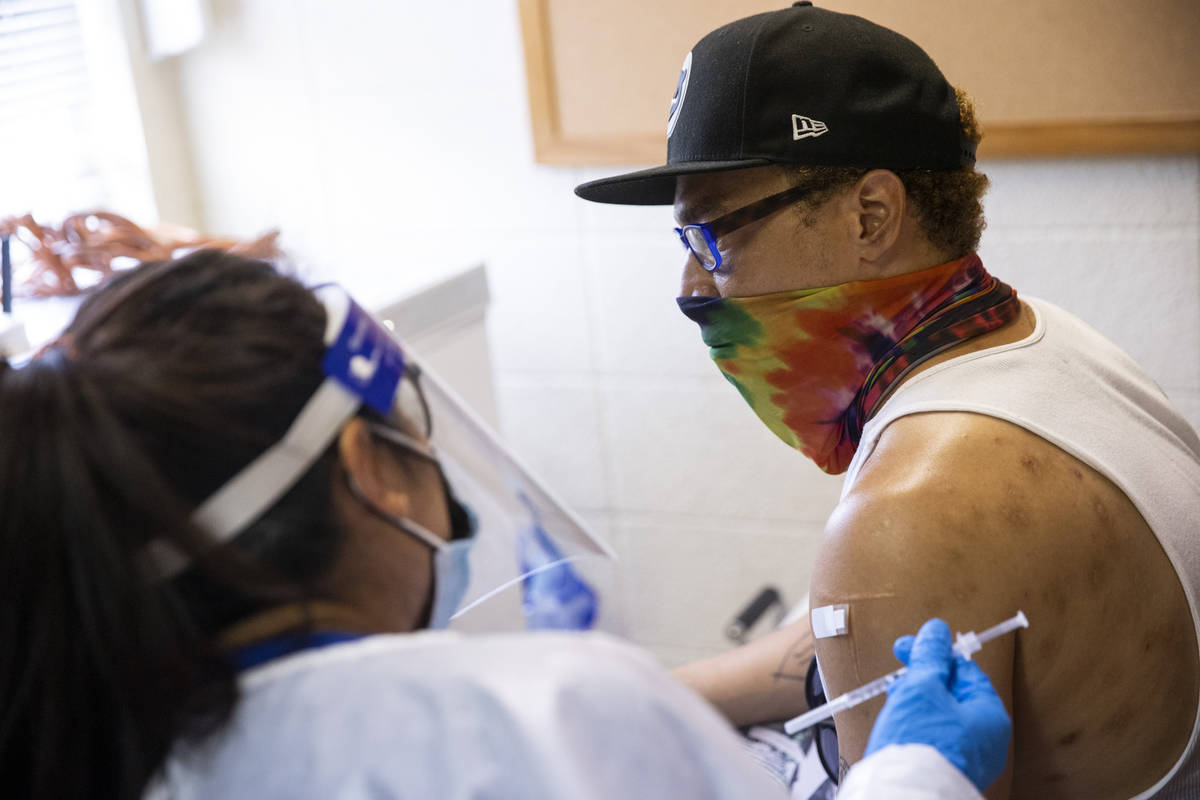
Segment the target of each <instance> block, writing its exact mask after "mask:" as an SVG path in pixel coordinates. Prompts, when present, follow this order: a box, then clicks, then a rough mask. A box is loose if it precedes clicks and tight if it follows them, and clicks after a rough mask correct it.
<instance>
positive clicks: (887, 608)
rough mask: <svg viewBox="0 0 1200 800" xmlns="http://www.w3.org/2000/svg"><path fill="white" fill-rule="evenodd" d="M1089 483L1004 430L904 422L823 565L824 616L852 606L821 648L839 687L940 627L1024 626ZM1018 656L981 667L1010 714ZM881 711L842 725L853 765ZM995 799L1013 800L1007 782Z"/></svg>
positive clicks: (1049, 453) (969, 419) (1072, 467)
mask: <svg viewBox="0 0 1200 800" xmlns="http://www.w3.org/2000/svg"><path fill="white" fill-rule="evenodd" d="M1076 472H1078V473H1079V475H1078V476H1077V475H1076V474H1075V473H1076ZM1085 479H1086V476H1085V475H1084V472H1083V470H1081V469H1079V467H1078V464H1077V462H1076V461H1075V459H1073V458H1071V457H1070V456H1069V455H1067V454H1066V453H1063V452H1062V451H1061V450H1059V449H1058V448H1057V447H1055V446H1054V445H1052V444H1050V443H1049V442H1046V441H1045V440H1042V439H1040V438H1038V437H1037V436H1035V435H1033V434H1030V433H1028V432H1027V431H1024V430H1022V429H1020V428H1018V427H1016V426H1014V425H1012V424H1010V423H1007V422H1003V421H1001V420H996V419H992V418H988V417H983V416H980V415H976V414H966V413H936V414H923V415H913V416H911V417H904V418H901V419H900V420H898V421H896V422H894V423H892V425H890V426H889V428H888V430H887V431H885V433H884V436H883V437H882V439H881V440H880V442H879V445H878V446H877V448H876V450H875V452H874V453H873V454H872V457H871V459H870V461H869V462H868V463H867V466H866V468H865V469H864V470H863V472H862V473H861V474H860V477H859V480H858V481H857V482H856V484H855V486H854V488H853V489H852V491H850V492H849V493H848V494H847V495H846V497H845V498H843V500H842V502H841V503H840V504H839V505H838V508H837V509H836V510H835V512H834V514H833V516H832V517H831V518H830V520H829V523H828V525H827V527H826V532H825V537H824V539H823V541H822V546H821V550H820V552H819V554H818V558H817V563H816V565H815V568H814V573H813V581H812V587H811V594H812V603H813V606H814V607H819V606H822V605H831V604H845V605H847V606H848V607H849V620H850V623H849V631H848V633H847V635H845V636H843V637H835V638H830V639H822V640H818V641H817V643H816V645H817V653H818V656H819V658H820V660H821V665H822V671H823V674H824V676H825V678H826V680H827V682H828V683H829V684H830V685H829V686H828V689H829V690H830V691H831V692H832V693H834V694H837V693H840V692H843V691H846V690H848V689H851V688H853V687H854V686H855V685H858V684H861V683H864V682H866V681H868V680H872V679H874V678H877V677H879V676H880V675H883V674H885V673H886V672H888V671H890V670H891V669H894V668H895V667H896V666H898V664H897V662H896V661H895V660H894V658H893V657H892V654H891V645H892V642H893V641H894V640H895V639H896V638H897V637H899V636H902V635H904V634H906V633H914V632H915V631H916V630H917V629H918V628H919V627H920V624H921V623H922V622H924V621H925V620H926V619H928V618H930V617H933V616H937V617H941V618H942V619H945V620H946V621H947V622H948V623H949V624H950V626H951V628H952V629H954V630H958V631H968V630H976V631H977V630H981V629H983V628H985V627H988V626H990V625H993V624H995V623H997V622H999V621H1000V620H1002V619H1005V618H1008V617H1010V616H1012V614H1014V613H1015V612H1016V610H1017V609H1018V608H1021V607H1022V605H1023V604H1024V603H1025V602H1026V600H1027V595H1026V592H1027V589H1028V587H1029V586H1030V585H1034V584H1036V583H1039V582H1040V581H1038V580H1037V579H1036V578H1035V576H1034V575H1032V574H1031V570H1038V569H1043V568H1044V569H1050V568H1051V567H1049V565H1050V564H1052V563H1053V562H1054V561H1055V560H1056V557H1055V556H1056V553H1057V552H1058V550H1057V548H1058V547H1060V546H1063V545H1062V544H1060V543H1061V542H1062V539H1061V538H1060V537H1058V536H1056V535H1052V533H1053V532H1056V531H1059V530H1061V527H1062V525H1063V524H1064V520H1066V519H1068V518H1069V516H1070V514H1071V513H1073V512H1072V509H1074V508H1075V507H1076V506H1077V499H1076V495H1077V493H1078V492H1077V486H1078V484H1080V483H1081V482H1082V481H1084V480H1085ZM1076 511H1077V509H1076ZM1067 538H1070V537H1069V536H1068V537H1067ZM1013 654H1014V650H1013V643H1012V641H1011V640H1010V641H1008V642H1002V643H1000V644H999V645H997V646H989V648H988V649H987V650H986V651H985V652H983V653H980V654H979V656H978V660H979V661H980V664H981V666H983V667H984V669H985V670H986V671H987V672H988V673H989V675H991V676H992V679H993V682H994V683H995V684H996V688H997V691H999V692H1000V694H1001V696H1002V697H1004V698H1005V699H1006V701H1007V702H1010V709H1011V697H1012V675H1013V666H1014V661H1013V658H1014V655H1013ZM879 705H881V702H880V703H877V704H875V705H873V706H865V707H860V708H861V710H859V711H857V712H849V713H847V714H844V715H842V716H843V717H844V719H839V720H838V733H839V740H840V742H841V743H842V744H843V745H844V747H843V748H842V749H843V752H845V753H846V754H847V755H848V756H849V760H850V761H851V762H853V761H854V760H855V759H856V758H857V757H858V755H859V754H860V753H861V750H862V748H864V747H865V745H866V739H867V736H868V735H869V731H870V725H871V723H872V721H873V719H874V716H875V714H876V713H878V706H879ZM1010 779H1011V776H1006V777H1005V779H1003V780H1002V781H1001V784H1004V783H1005V781H1007V780H1010ZM996 791H997V792H998V794H997V795H996V796H1004V794H1003V792H1004V788H1003V785H1001V786H999V787H997V790H996ZM989 796H990V794H989Z"/></svg>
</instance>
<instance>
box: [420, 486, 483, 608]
mask: <svg viewBox="0 0 1200 800" xmlns="http://www.w3.org/2000/svg"><path fill="white" fill-rule="evenodd" d="M448 499H449V500H450V502H451V503H453V504H454V505H455V506H457V509H458V510H459V511H460V512H461V515H462V516H464V517H465V518H466V528H465V529H461V530H460V529H455V530H454V531H453V533H452V534H451V536H452V538H451V539H450V541H448V542H442V543H441V546H439V547H438V549H437V550H436V551H435V552H434V554H433V605H432V606H431V607H430V610H429V624H428V626H427V627H429V628H431V629H433V630H442V629H443V628H445V627H447V626H448V625H449V624H450V618H451V617H452V616H454V612H455V611H457V610H458V608H459V606H461V605H462V601H463V598H464V597H465V596H466V594H467V585H468V584H470V582H471V563H470V555H471V545H473V544H474V543H475V534H476V532H477V530H478V523H477V521H476V517H475V514H474V512H472V511H471V508H470V506H467V505H465V504H464V503H460V502H458V501H457V500H455V499H454V498H453V496H450V497H449V498H448ZM455 517H456V514H455V513H454V510H453V506H452V511H451V520H452V521H453V520H454V519H455ZM457 524H458V523H455V527H456V528H457Z"/></svg>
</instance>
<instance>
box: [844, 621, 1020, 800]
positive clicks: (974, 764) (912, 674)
mask: <svg viewBox="0 0 1200 800" xmlns="http://www.w3.org/2000/svg"><path fill="white" fill-rule="evenodd" d="M892 650H893V652H894V653H895V654H896V658H898V659H900V661H902V662H903V663H904V664H906V665H907V666H908V673H907V674H905V675H904V676H903V677H901V678H900V679H898V680H897V681H896V682H895V683H893V684H892V686H891V687H890V688H889V689H888V699H887V702H886V703H885V704H884V706H883V711H881V712H880V713H879V718H878V719H876V720H875V727H874V729H872V731H871V738H870V739H869V740H868V742H867V752H866V754H867V755H870V754H871V753H873V752H875V751H876V750H879V749H882V748H883V747H885V746H887V745H889V744H927V745H930V746H932V747H934V748H936V749H937V751H938V752H940V753H941V754H942V755H943V756H945V757H946V760H947V761H949V762H950V763H951V764H953V765H954V766H956V767H958V768H959V769H960V770H962V772H963V774H965V775H966V776H967V777H968V778H970V779H971V782H972V783H974V784H975V786H976V787H978V789H979V791H981V792H982V791H983V790H985V789H986V788H987V787H988V786H990V785H991V784H992V782H993V781H994V780H996V778H998V777H1000V773H1001V772H1003V771H1004V764H1005V762H1006V761H1007V760H1008V740H1009V738H1010V737H1011V736H1012V720H1010V719H1009V717H1008V712H1007V711H1005V709H1004V703H1003V701H1002V700H1001V699H1000V696H999V695H998V694H996V690H995V689H994V688H993V687H992V682H991V681H990V680H989V679H988V676H987V675H986V674H984V672H983V670H981V669H980V668H979V665H978V664H976V663H975V662H974V661H968V660H967V659H965V658H963V657H962V656H959V655H957V654H955V653H954V651H953V650H952V649H951V639H950V628H949V626H948V625H946V623H945V622H943V621H942V620H940V619H931V620H929V621H928V622H926V623H925V624H924V625H922V626H921V630H920V632H919V633H918V634H917V636H916V639H915V640H914V639H913V637H912V636H902V637H900V638H899V639H897V640H896V644H895V645H894V646H893V648H892Z"/></svg>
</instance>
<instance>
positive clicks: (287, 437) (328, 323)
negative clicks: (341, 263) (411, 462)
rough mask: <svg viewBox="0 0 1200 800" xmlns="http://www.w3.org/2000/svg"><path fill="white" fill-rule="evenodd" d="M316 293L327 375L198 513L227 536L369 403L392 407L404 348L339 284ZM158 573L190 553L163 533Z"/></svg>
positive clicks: (149, 555) (178, 568)
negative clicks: (279, 433) (273, 438)
mask: <svg viewBox="0 0 1200 800" xmlns="http://www.w3.org/2000/svg"><path fill="white" fill-rule="evenodd" d="M314 295H315V296H316V297H317V299H318V300H320V301H321V304H322V305H323V306H324V307H325V335H324V343H325V348H326V350H325V358H324V360H323V361H322V363H321V368H322V370H323V371H324V372H325V376H326V377H325V380H324V381H323V382H322V383H321V385H320V386H319V387H317V390H316V391H315V392H313V395H312V397H310V398H309V400H308V402H307V403H305V405H304V408H302V409H301V410H300V413H299V414H298V415H296V418H295V420H293V421H292V424H291V427H289V428H288V430H287V432H286V433H285V434H284V435H283V438H282V439H280V440H279V441H278V442H276V443H275V444H274V445H272V446H271V447H269V448H268V449H267V450H266V451H264V452H263V453H262V455H260V456H259V457H258V458H256V459H254V461H252V462H251V463H250V464H248V465H247V466H246V467H245V468H244V469H242V471H241V472H239V473H238V474H237V475H235V476H234V477H233V478H232V479H230V480H229V482H227V483H226V484H225V485H224V486H222V487H221V488H220V489H218V490H217V491H216V492H215V493H214V494H213V495H212V496H211V497H209V498H208V499H207V500H205V501H204V502H203V503H202V504H201V505H200V506H199V507H198V508H197V509H196V510H195V512H193V514H192V521H193V522H195V523H196V525H198V526H199V527H200V528H201V529H203V530H204V531H206V532H207V533H208V534H209V535H210V536H212V537H213V540H214V544H218V545H219V544H224V543H226V542H228V541H230V540H232V539H233V538H234V537H235V536H237V534H238V533H240V532H241V531H243V530H244V529H245V528H247V527H248V526H249V525H250V524H251V523H253V522H254V521H255V520H256V519H258V518H259V517H260V516H261V515H262V514H263V512H265V511H266V510H267V509H269V508H270V507H271V506H273V505H274V504H275V503H276V502H277V501H278V500H279V498H281V497H282V496H283V495H284V494H285V493H286V492H287V491H288V489H290V488H291V487H292V485H293V484H295V483H296V481H297V480H299V479H300V477H301V476H302V475H304V473H305V472H307V471H308V469H309V468H310V467H311V466H312V465H313V462H315V461H316V460H317V458H318V457H320V455H321V454H322V453H324V452H325V450H326V449H327V448H328V447H329V445H330V443H332V442H333V439H334V437H336V436H337V434H338V432H339V431H340V430H341V429H342V426H343V425H345V424H346V421H347V420H349V419H350V417H352V416H354V414H355V413H356V412H357V411H358V409H359V408H360V407H361V406H362V405H364V404H365V405H368V406H370V407H371V408H373V409H374V410H375V411H378V412H379V413H380V414H382V415H385V416H386V415H388V414H389V413H391V411H392V408H393V405H394V403H395V400H396V397H397V393H398V390H399V387H400V381H401V379H402V378H403V377H404V372H405V369H406V366H407V361H406V359H405V354H404V351H403V350H402V349H401V348H400V345H399V344H398V343H397V342H396V340H395V339H393V338H392V336H391V334H389V333H388V331H387V329H385V328H384V327H383V326H382V325H380V324H379V323H378V322H376V321H375V320H374V319H373V318H372V317H371V315H370V314H368V313H367V312H366V311H365V310H363V308H362V307H361V306H359V305H358V304H357V303H355V302H354V300H352V299H351V297H350V295H349V294H347V293H346V290H345V289H343V288H342V287H340V286H337V285H335V284H329V285H326V286H321V287H318V288H317V289H316V290H314ZM144 556H145V559H146V561H147V562H148V563H147V566H148V567H149V569H150V571H151V573H150V574H153V575H155V576H157V577H158V578H159V579H164V580H165V579H169V578H172V577H174V576H175V575H177V574H179V573H180V572H182V571H183V570H184V569H185V568H186V567H187V565H188V559H187V557H186V556H185V555H184V554H183V553H181V552H180V551H179V550H178V549H176V548H175V547H173V546H171V545H170V544H168V543H167V542H165V541H163V540H161V539H159V540H156V541H154V542H152V543H151V544H150V545H149V546H148V547H147V548H146V551H145V552H144Z"/></svg>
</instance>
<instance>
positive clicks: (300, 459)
mask: <svg viewBox="0 0 1200 800" xmlns="http://www.w3.org/2000/svg"><path fill="white" fill-rule="evenodd" d="M314 294H315V295H316V297H317V298H318V299H319V300H320V301H321V303H322V304H323V305H324V306H325V310H326V330H325V346H326V348H327V349H326V355H325V358H324V361H323V363H322V368H323V370H324V372H325V375H326V379H325V381H324V382H323V383H322V384H321V385H320V386H319V387H318V389H317V390H316V391H315V392H314V393H313V395H312V397H311V398H310V399H309V401H308V403H307V404H306V405H305V407H304V408H303V409H302V410H301V411H300V413H299V414H298V415H297V417H296V419H295V420H294V421H293V423H292V426H291V427H290V428H289V430H288V432H287V433H286V434H285V435H284V437H283V438H282V439H281V440H280V441H279V442H277V443H276V444H274V445H272V446H271V447H270V448H268V449H267V450H266V451H265V452H264V453H263V454H262V455H260V456H259V457H258V458H257V459H255V460H254V461H253V462H252V463H251V464H249V465H248V466H247V467H246V468H245V469H243V470H242V471H241V472H240V473H238V474H237V475H236V476H234V477H233V478H232V479H231V480H230V481H229V482H228V483H226V484H225V485H224V486H223V487H222V488H221V489H219V490H218V491H217V492H215V493H214V494H213V495H212V497H210V498H209V499H208V500H206V501H205V502H204V503H203V504H201V505H200V507H198V508H197V509H196V511H195V513H194V514H193V519H194V521H195V522H197V523H198V524H199V525H200V526H201V527H202V528H204V529H205V530H207V531H208V532H209V533H210V534H211V535H212V536H213V537H214V539H215V540H216V541H218V542H228V541H232V540H233V539H234V538H236V536H237V534H238V533H239V532H241V531H242V530H244V529H245V528H246V527H248V526H249V525H250V524H252V523H253V522H254V521H255V520H256V519H257V518H258V517H259V516H261V515H262V513H263V512H265V511H266V510H267V509H269V508H270V507H271V506H272V505H273V504H274V503H275V502H276V501H277V500H278V499H279V498H280V497H282V496H283V494H284V493H285V492H286V491H287V490H288V489H289V488H290V487H291V486H292V485H293V484H294V483H295V482H296V480H298V479H299V478H300V476H301V475H303V474H304V473H305V472H306V471H307V470H308V468H309V467H311V466H312V464H313V462H314V461H315V460H316V459H317V458H318V457H319V456H320V454H321V453H323V452H325V450H326V449H327V448H328V447H329V445H330V444H331V443H332V442H333V441H334V439H335V437H336V436H337V434H338V432H339V431H340V430H341V429H342V427H343V426H344V425H345V424H346V422H347V421H348V420H349V419H350V418H351V417H352V416H354V414H356V413H357V412H358V410H359V408H361V407H362V406H363V405H367V406H369V407H371V408H373V409H374V410H375V411H377V412H378V413H379V414H381V415H382V416H384V417H385V418H388V419H396V414H397V412H399V414H400V415H402V416H403V418H404V419H406V420H408V421H409V422H411V423H412V424H413V426H414V427H415V428H416V429H417V432H418V433H420V434H422V435H425V434H428V436H429V442H428V443H429V445H430V447H429V448H428V450H429V453H430V455H431V456H432V457H434V458H436V460H437V461H438V463H439V464H440V466H441V468H442V470H443V472H444V474H445V476H446V479H447V481H448V483H449V485H450V487H451V490H452V492H453V494H454V496H455V497H456V498H457V500H458V501H459V502H460V503H462V504H463V505H464V506H466V507H467V508H469V509H470V510H471V512H472V516H473V517H474V521H475V525H476V533H475V536H474V539H473V543H472V546H471V549H470V554H469V565H470V578H469V581H468V583H467V589H466V593H465V595H464V599H463V601H462V602H461V603H460V604H459V607H458V609H457V611H456V612H455V614H454V615H453V616H452V617H451V624H450V627H451V628H456V629H461V630H470V631H497V630H523V629H535V628H557V629H577V630H578V629H587V628H599V629H603V630H609V631H617V632H619V631H620V630H621V620H620V619H619V614H617V613H616V609H614V608H611V607H610V604H609V603H608V602H606V598H605V597H604V596H603V595H604V594H605V590H606V589H607V588H608V587H609V586H611V585H612V582H613V579H612V565H613V560H614V558H615V556H614V554H613V551H612V549H611V548H610V547H609V546H608V544H607V543H605V542H604V541H602V540H600V539H598V538H597V537H595V536H594V535H593V534H592V533H591V532H589V531H588V529H587V527H586V526H585V525H584V523H583V522H582V521H581V520H580V519H579V518H578V517H577V516H576V515H575V514H574V513H572V512H571V511H570V509H568V508H567V507H566V506H565V505H563V504H562V503H561V502H560V501H559V500H558V499H557V498H556V497H555V496H554V494H553V493H552V492H551V491H550V489H549V488H547V487H546V486H545V484H543V483H542V482H541V481H540V480H538V479H537V478H536V477H535V476H534V475H533V474H532V473H531V472H530V471H529V470H528V469H526V468H525V466H524V465H523V464H521V462H520V461H519V459H517V458H516V456H514V455H513V453H512V452H511V451H510V450H509V449H508V448H507V447H505V446H504V444H503V443H502V442H501V441H500V439H499V437H498V436H497V435H496V434H495V433H494V432H493V431H492V430H491V429H490V428H489V427H488V425H487V424H486V423H485V422H483V420H482V419H480V417H479V416H478V415H477V414H475V413H474V412H473V411H472V410H471V409H470V408H469V407H468V406H467V405H466V403H464V402H463V401H462V400H461V399H460V398H459V397H458V396H457V395H456V394H455V393H454V391H453V390H452V389H451V388H450V387H449V386H447V385H446V384H445V383H444V382H443V381H442V380H441V379H440V378H439V377H438V376H437V375H436V374H435V373H433V372H431V371H430V370H429V369H428V368H426V367H425V366H424V365H423V364H422V362H421V361H420V359H419V358H418V357H417V356H416V355H415V354H414V353H412V352H411V351H409V350H408V349H406V348H405V347H404V346H402V345H401V344H400V343H399V342H398V341H397V340H396V338H395V337H394V336H393V334H392V333H391V332H389V331H388V330H387V329H386V328H384V327H383V326H382V325H381V324H379V323H378V322H377V321H376V320H375V319H374V318H373V317H371V315H370V314H369V313H367V312H366V311H365V310H363V309H362V308H361V307H360V306H359V305H358V304H357V303H355V302H354V301H353V299H351V298H350V296H349V295H348V294H347V293H346V292H345V290H343V289H342V288H341V287H339V286H336V285H327V286H322V287H320V288H318V289H316V290H315V292H314ZM397 535H403V534H401V533H400V532H397ZM144 555H145V557H146V559H147V560H148V561H149V562H150V563H149V565H148V566H149V568H150V569H151V570H153V571H154V572H155V573H156V574H158V575H159V576H160V577H163V578H168V577H171V576H173V575H174V574H176V573H178V572H179V571H181V570H182V569H183V568H185V567H186V565H187V560H186V557H184V556H183V555H182V554H180V553H179V552H178V551H176V550H174V549H173V548H171V547H170V546H169V545H167V544H166V543H165V542H162V541H161V540H160V541H158V542H156V543H154V544H153V545H152V546H151V547H149V548H148V549H147V551H146V553H145V554H144Z"/></svg>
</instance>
